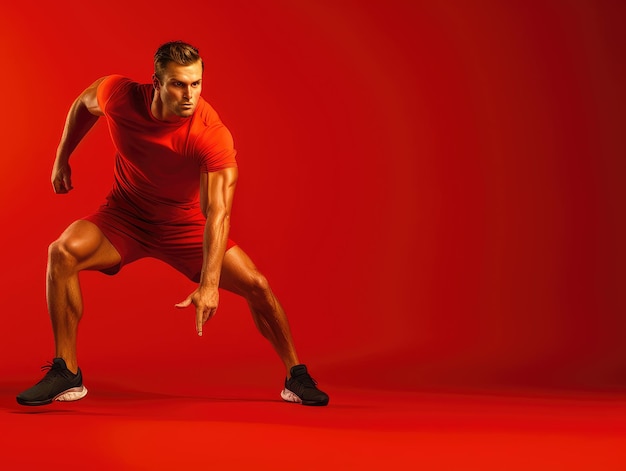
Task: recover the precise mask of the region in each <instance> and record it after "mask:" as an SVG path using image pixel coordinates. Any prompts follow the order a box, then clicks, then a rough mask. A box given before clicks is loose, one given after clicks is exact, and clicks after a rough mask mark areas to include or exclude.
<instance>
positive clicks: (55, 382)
mask: <svg viewBox="0 0 626 471" xmlns="http://www.w3.org/2000/svg"><path fill="white" fill-rule="evenodd" d="M41 369H42V370H48V372H47V373H46V376H44V377H43V379H42V380H41V381H39V382H38V383H37V384H35V385H34V386H33V387H32V388H30V389H27V390H26V391H24V392H21V393H20V394H18V395H17V398H16V399H17V402H18V404H21V405H23V406H44V405H46V404H50V403H52V401H78V400H79V399H82V398H83V397H85V396H86V395H87V388H86V387H85V386H83V375H82V374H81V372H80V368H79V369H78V373H77V374H74V373H72V372H71V371H70V370H68V369H67V366H66V365H65V360H63V358H54V359H53V360H52V363H48V364H47V365H45V366H42V367H41Z"/></svg>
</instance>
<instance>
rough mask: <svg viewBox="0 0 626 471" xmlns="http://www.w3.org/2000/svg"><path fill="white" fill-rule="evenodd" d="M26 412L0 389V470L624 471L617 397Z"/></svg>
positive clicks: (111, 406) (152, 395) (129, 402)
mask: <svg viewBox="0 0 626 471" xmlns="http://www.w3.org/2000/svg"><path fill="white" fill-rule="evenodd" d="M87 385H88V386H91V387H90V393H89V395H88V396H87V397H86V398H85V399H84V400H82V401H79V402H75V403H65V404H62V403H56V404H53V405H51V406H47V407H38V408H24V407H20V406H18V405H17V404H16V403H15V400H14V394H15V391H16V390H18V389H19V385H15V384H13V383H11V384H8V383H4V384H0V392H1V393H2V394H1V399H0V401H1V402H0V421H1V423H2V434H3V439H2V442H1V445H0V447H1V451H2V453H1V454H2V460H3V462H2V464H1V465H0V469H18V468H20V469H31V468H32V467H33V466H35V465H37V466H39V465H41V466H44V465H45V466H46V468H45V469H90V470H92V469H116V470H117V469H150V470H153V469H196V468H200V467H205V468H206V469H219V470H222V469H224V470H229V469H237V470H238V469H255V470H257V469H261V470H263V469H302V470H313V469H317V470H320V469H323V470H325V469H332V470H334V469H342V470H343V469H346V470H351V469H371V470H378V469H393V468H394V467H400V468H401V469H424V470H468V469H471V470H474V469H476V470H537V469H540V470H568V471H571V470H623V469H626V397H624V396H616V395H607V394H594V395H591V394H581V393H570V394H556V393H551V394H533V395H525V396H523V395H520V394H517V395H515V394H510V393H508V394H499V395H498V394H468V393H464V394H461V393H450V392H447V393H435V392H419V393H409V392H406V391H405V392H392V391H385V392H381V391H352V390H348V389H344V388H333V387H332V386H331V387H329V388H327V389H328V390H329V391H330V392H332V396H331V404H330V405H329V406H328V407H326V408H314V407H302V406H299V405H293V404H286V403H283V402H282V401H281V400H280V399H279V398H278V395H277V394H276V393H275V392H274V391H267V390H265V389H264V390H261V389H258V390H255V391H250V390H249V389H244V388H239V387H237V388H236V389H234V390H230V391H229V390H225V389H223V390H216V388H212V389H211V391H209V392H206V394H204V395H203V393H202V392H196V393H194V394H189V393H185V395H175V394H159V393H158V392H156V391H154V390H153V391H125V390H123V389H122V388H119V387H117V386H113V385H111V384H106V383H103V384H97V383H91V385H89V384H87Z"/></svg>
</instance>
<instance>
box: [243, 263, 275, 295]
mask: <svg viewBox="0 0 626 471" xmlns="http://www.w3.org/2000/svg"><path fill="white" fill-rule="evenodd" d="M271 295H272V290H271V289H270V285H269V282H268V281H267V278H265V276H263V274H262V273H260V272H258V271H256V270H254V271H252V272H251V273H249V274H248V280H247V286H246V297H247V298H248V299H249V300H264V299H268V298H269V297H270V296H271Z"/></svg>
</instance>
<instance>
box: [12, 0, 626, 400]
mask: <svg viewBox="0 0 626 471" xmlns="http://www.w3.org/2000/svg"><path fill="white" fill-rule="evenodd" d="M90 5H91V4H87V3H85V2H76V1H74V2H52V3H45V4H42V5H33V4H31V3H27V2H13V3H11V4H10V5H8V6H5V7H4V8H3V14H2V17H1V18H0V31H2V36H3V38H2V42H1V43H0V48H1V52H2V58H3V71H2V73H1V74H0V89H1V90H2V91H3V93H2V113H1V115H0V119H1V120H2V125H1V126H0V129H2V142H3V152H2V160H1V162H0V165H1V167H0V168H1V171H2V175H3V176H4V178H3V184H2V185H1V186H0V204H1V207H0V211H1V215H2V220H3V230H2V231H1V235H0V243H1V244H2V247H4V253H3V262H4V263H3V268H4V269H3V270H2V275H1V276H2V293H1V304H2V312H3V328H2V329H0V346H1V347H0V348H1V349H2V355H3V358H4V360H3V362H2V366H0V372H1V373H2V374H3V376H4V377H5V378H7V377H9V378H15V379H20V381H22V380H23V381H27V382H31V381H32V380H33V379H35V378H34V377H33V375H34V374H35V373H36V371H37V370H36V367H37V366H38V365H40V364H41V363H43V361H45V360H47V359H50V358H51V357H52V355H53V345H52V335H51V332H50V327H49V320H48V317H47V314H46V307H45V290H44V281H45V277H44V273H45V263H46V249H47V246H48V244H49V243H50V242H51V241H52V240H54V239H55V238H56V237H57V236H58V235H59V233H60V232H61V231H62V230H63V229H64V228H65V227H66V226H67V225H68V224H69V223H70V222H72V221H73V220H75V219H77V218H79V217H81V216H83V215H85V214H86V213H89V212H91V211H92V210H93V209H94V208H96V207H97V205H98V204H100V202H101V200H102V199H103V197H104V196H105V194H106V192H107V191H108V188H109V186H110V182H111V172H112V164H113V160H112V157H113V152H112V148H111V145H110V143H109V141H108V136H107V131H106V126H105V125H104V123H103V122H102V123H99V125H98V126H97V128H96V129H94V130H93V132H92V133H91V134H90V135H89V136H88V138H87V139H86V140H85V141H84V142H83V144H82V145H81V146H80V148H79V149H78V151H77V152H76V154H75V155H74V158H73V161H72V164H73V170H74V187H75V190H74V191H73V192H72V193H71V194H70V195H67V196H57V195H54V194H53V193H52V190H51V185H50V182H49V174H50V170H51V165H52V161H53V158H54V153H55V149H56V145H57V143H58V140H59V137H60V133H61V130H62V127H63V122H64V119H65V115H66V113H67V110H68V108H69V105H70V103H71V102H72V100H73V99H74V98H75V97H76V96H77V95H78V93H80V91H82V90H83V89H84V88H85V87H86V86H87V85H89V84H90V83H91V82H92V81H93V80H95V79H96V78H98V77H100V76H103V75H107V74H111V73H120V74H125V75H127V76H129V77H131V78H134V79H136V80H139V81H149V80H150V75H151V73H152V54H153V52H154V50H155V49H156V47H157V46H158V45H159V44H160V43H162V42H165V41H168V40H173V39H183V40H186V41H188V42H191V43H193V44H195V45H196V46H197V47H198V48H199V49H200V51H201V53H202V55H203V57H204V58H205V61H206V63H207V71H206V78H205V89H204V91H203V95H204V97H205V98H206V99H207V100H208V101H209V102H211V103H212V104H213V106H214V107H215V108H216V109H217V110H218V112H219V113H220V115H221V117H222V119H223V121H224V122H225V123H226V124H227V126H228V127H229V128H230V129H231V131H232V133H233V135H234V138H235V143H236V146H237V148H238V151H239V157H238V158H239V165H240V183H239V187H238V190H237V195H236V200H235V208H234V225H233V229H232V234H233V237H234V238H235V239H236V240H237V241H238V242H239V243H240V245H241V246H242V247H243V248H244V249H245V250H246V251H247V252H248V253H249V254H250V255H251V256H252V258H253V259H254V260H255V261H256V263H257V265H258V266H259V267H260V268H261V269H262V271H263V272H264V273H265V274H266V275H267V276H268V278H269V279H270V282H271V283H272V285H273V288H274V290H275V292H276V293H277V294H278V296H279V298H280V299H281V301H282V303H283V304H284V306H285V307H286V309H287V311H288V314H289V317H290V321H291V324H292V328H293V331H294V336H295V339H296V343H297V346H298V349H299V352H300V356H301V359H302V360H303V361H305V362H307V363H308V364H309V365H310V366H311V368H312V371H313V374H314V376H316V377H317V378H318V379H319V380H321V381H322V382H323V383H324V384H326V385H329V386H331V387H333V388H340V387H342V386H354V387H362V386H363V385H367V386H368V387H377V388H395V389H417V388H430V387H435V388H439V387H453V388H493V387H499V388H502V387H514V388H526V387H555V388H556V387H559V388H560V387H567V388H572V387H576V388H614V387H620V386H623V385H624V377H625V376H624V373H625V371H626V368H625V361H624V358H625V356H626V343H625V342H624V341H623V337H624V331H625V327H626V320H625V318H624V312H626V301H625V296H624V291H623V284H624V283H623V282H624V279H625V277H624V266H626V250H625V249H624V240H626V225H625V223H624V211H623V203H624V201H625V197H626V189H625V186H624V184H623V180H624V175H625V170H626V165H625V163H624V156H625V155H626V144H625V139H624V130H623V128H624V118H623V113H624V109H625V106H624V105H625V104H626V99H625V93H626V92H625V91H624V83H626V76H625V75H626V74H625V62H624V60H623V58H624V39H625V38H624V36H625V34H624V32H623V28H622V26H623V25H622V23H623V18H624V17H625V14H626V8H625V7H624V4H622V3H620V2H611V1H583V0H581V1H576V2H571V1H550V2H527V1H513V2H497V1H493V2H490V1H484V2H478V3H475V2H462V1H437V2H435V1H432V2H426V1H414V2H410V1H400V0H387V1H385V2H382V1H381V2H373V1H372V2H359V1H340V2H335V1H330V0H322V1H315V2H313V1H307V2H289V1H280V0H273V1H252V2H243V1H241V2H239V1H237V2H194V3H189V4H186V3H183V4H177V3H172V2H164V1H160V0H158V1H152V2H146V3H145V4H144V3H143V2H138V1H134V0H126V1H124V2H122V1H119V0H112V1H108V2H104V3H101V6H100V7H99V8H97V9H96V7H94V6H90ZM82 284H83V289H84V293H85V305H86V311H85V317H84V319H83V322H82V325H81V333H80V341H79V351H80V363H81V366H82V367H83V370H84V371H89V374H90V375H91V377H98V378H107V377H108V378H111V380H112V381H120V382H122V381H125V379H128V378H130V379H132V380H133V381H140V380H141V381H143V382H144V384H148V385H149V387H150V388H153V389H156V390H158V388H166V387H167V385H166V384H159V382H160V381H164V380H161V379H159V377H158V376H155V375H154V372H155V371H162V368H163V367H168V370H169V371H173V373H172V374H174V375H176V374H180V377H181V378H187V379H186V381H190V380H189V378H190V377H191V378H192V380H191V381H192V383H193V381H195V384H199V383H201V382H202V381H215V382H223V381H227V380H228V381H236V379H237V378H239V377H241V376H246V378H247V379H248V378H249V377H250V375H251V376H253V377H255V376H258V380H259V381H260V382H261V383H262V384H266V385H268V387H269V386H271V387H276V384H277V383H280V378H281V376H282V374H283V372H282V367H281V365H280V363H279V362H278V360H277V359H276V358H275V355H274V353H273V352H272V351H271V349H270V347H269V346H268V345H267V344H266V342H265V340H263V339H262V338H261V336H260V335H258V334H257V333H256V331H255V329H254V327H253V323H252V322H251V320H250V318H249V314H248V313H247V308H246V305H245V303H244V302H243V301H242V300H241V299H238V298H236V297H235V296H231V295H229V294H224V295H223V296H222V302H221V306H220V309H219V311H218V316H217V317H216V318H215V319H214V320H212V321H211V323H210V325H209V326H208V328H206V329H205V335H204V337H203V338H201V339H199V338H197V337H196V336H195V332H194V321H193V313H192V311H191V310H189V311H185V312H179V311H177V310H175V309H174V307H173V305H174V303H176V302H178V301H180V300H182V299H183V298H184V297H186V296H187V294H188V293H189V292H190V291H191V290H192V289H193V285H192V284H191V283H190V282H188V281H187V280H185V279H184V278H182V277H181V276H180V275H179V274H178V273H176V272H174V271H173V270H171V269H169V268H168V267H166V266H164V265H163V264H161V263H160V262H156V261H152V260H145V261H140V262H138V263H136V264H134V265H131V266H129V267H127V268H125V269H124V270H123V271H122V273H120V274H119V275H118V276H116V277H112V278H111V277H107V276H105V275H101V274H99V273H87V274H85V275H84V276H83V277H82ZM190 372H193V373H194V375H191V376H190V375H189V373H190ZM192 385H193V384H192Z"/></svg>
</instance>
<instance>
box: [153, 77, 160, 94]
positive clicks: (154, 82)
mask: <svg viewBox="0 0 626 471" xmlns="http://www.w3.org/2000/svg"><path fill="white" fill-rule="evenodd" d="M160 85H161V82H159V79H158V78H157V76H156V75H155V74H152V86H153V87H154V89H155V90H158V89H159V86H160Z"/></svg>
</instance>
